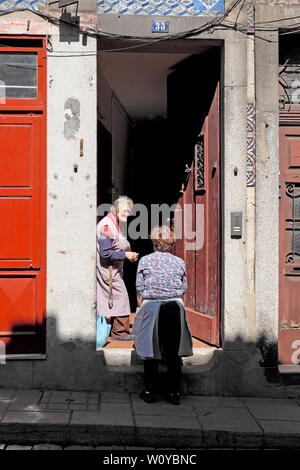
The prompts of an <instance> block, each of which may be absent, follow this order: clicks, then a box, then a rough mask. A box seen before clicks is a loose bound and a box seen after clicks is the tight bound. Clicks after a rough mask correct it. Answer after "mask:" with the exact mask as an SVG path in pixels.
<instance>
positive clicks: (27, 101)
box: [0, 36, 46, 359]
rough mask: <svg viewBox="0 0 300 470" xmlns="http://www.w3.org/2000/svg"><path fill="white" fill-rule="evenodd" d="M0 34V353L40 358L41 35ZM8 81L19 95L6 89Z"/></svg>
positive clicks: (42, 261)
mask: <svg viewBox="0 0 300 470" xmlns="http://www.w3.org/2000/svg"><path fill="white" fill-rule="evenodd" d="M0 39H1V41H0V43H1V45H0V55H1V56H0V61H1V64H2V65H3V67H4V69H3V68H2V69H1V70H2V72H3V70H4V71H5V73H6V75H7V77H8V81H7V82H5V83H7V86H6V88H7V90H6V92H7V94H6V98H5V99H1V100H0V227H1V230H0V341H2V342H4V343H5V345H6V351H5V352H6V354H7V355H8V357H11V358H14V357H16V358H17V359H18V358H19V357H21V356H24V355H25V357H28V355H29V356H32V355H34V357H36V356H38V357H39V358H41V357H44V354H45V342H46V341H45V310H46V115H45V110H46V38H45V37H30V36H26V37H21V36H4V37H2V38H0ZM19 40H20V48H18V46H17V43H18V41H19ZM34 57H36V61H35V60H33V58H34ZM30 58H31V59H32V61H33V63H36V65H34V66H32V67H31V66H30V67H27V69H26V70H25V72H24V75H23V76H22V77H21V78H22V80H20V76H19V75H18V74H16V70H17V68H18V67H22V64H24V63H25V64H27V60H30ZM11 65H13V66H12V67H10V66H11ZM25 68H26V67H25ZM29 69H30V71H28V70H29ZM0 72H1V71H0ZM3 73H4V72H3ZM0 75H1V73H0ZM17 75H18V76H17ZM33 76H35V79H34V80H36V81H35V87H36V88H37V92H36V93H33V94H32V97H31V98H28V93H27V89H29V88H33V87H31V86H29V85H30V83H28V82H27V81H28V80H32V79H33V78H32V77H33ZM0 79H1V77H0ZM15 80H20V83H17V82H16V83H15ZM15 84H16V85H20V86H18V87H17V88H20V89H22V92H21V93H19V92H18V93H19V94H16V93H12V89H13V88H14V87H13V85H15ZM15 88H16V87H15ZM13 96H14V97H13ZM30 96H31V95H30ZM41 355H42V356H41Z"/></svg>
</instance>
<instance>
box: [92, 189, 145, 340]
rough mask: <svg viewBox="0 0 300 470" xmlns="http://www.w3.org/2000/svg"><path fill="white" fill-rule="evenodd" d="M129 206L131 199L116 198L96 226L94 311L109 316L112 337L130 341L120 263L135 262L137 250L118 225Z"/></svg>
mask: <svg viewBox="0 0 300 470" xmlns="http://www.w3.org/2000/svg"><path fill="white" fill-rule="evenodd" d="M132 206H133V202H132V200H131V199H129V198H128V197H126V196H121V197H119V198H118V199H117V200H116V201H115V202H114V204H113V207H112V210H111V212H110V213H109V214H108V215H107V216H106V217H104V218H103V219H102V220H101V221H100V222H99V223H98V225H97V238H98V249H97V312H102V313H103V314H104V315H105V317H107V319H109V318H110V323H111V325H112V326H111V339H112V340H119V341H131V340H133V336H132V335H130V334H129V318H130V313H131V312H130V303H129V297H128V293H127V289H126V286H125V283H124V280H123V264H124V260H125V259H128V260H129V261H131V262H135V261H137V259H138V253H135V252H132V251H131V250H130V244H129V242H128V240H127V239H126V237H125V236H124V235H123V233H122V231H121V229H120V225H119V224H120V222H121V223H125V222H127V219H128V216H129V214H130V211H131V209H132Z"/></svg>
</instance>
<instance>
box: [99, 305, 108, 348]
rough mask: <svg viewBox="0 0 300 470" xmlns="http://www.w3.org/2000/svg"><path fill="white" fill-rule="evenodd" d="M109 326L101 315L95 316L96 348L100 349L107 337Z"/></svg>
mask: <svg viewBox="0 0 300 470" xmlns="http://www.w3.org/2000/svg"><path fill="white" fill-rule="evenodd" d="M110 329H111V325H108V324H107V323H106V320H105V316H104V315H103V313H101V312H100V313H98V314H97V338H96V348H97V349H100V348H102V347H103V346H104V345H105V344H106V342H107V339H108V337H109V334H110Z"/></svg>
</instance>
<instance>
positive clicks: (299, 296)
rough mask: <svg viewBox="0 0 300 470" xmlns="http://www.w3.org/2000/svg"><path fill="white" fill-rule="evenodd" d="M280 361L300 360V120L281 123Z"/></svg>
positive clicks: (283, 362) (288, 362) (282, 362)
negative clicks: (295, 122) (296, 123)
mask: <svg viewBox="0 0 300 470" xmlns="http://www.w3.org/2000/svg"><path fill="white" fill-rule="evenodd" d="M278 327H279V336H278V349H279V363H281V364H296V363H298V362H299V349H300V122H299V124H298V125H289V126H288V125H286V126H281V127H280V203H279V325H278Z"/></svg>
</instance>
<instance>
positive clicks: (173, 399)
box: [168, 392, 180, 405]
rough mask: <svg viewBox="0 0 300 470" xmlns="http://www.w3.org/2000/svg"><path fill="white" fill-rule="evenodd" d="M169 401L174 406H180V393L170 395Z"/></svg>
mask: <svg viewBox="0 0 300 470" xmlns="http://www.w3.org/2000/svg"><path fill="white" fill-rule="evenodd" d="M168 400H169V402H170V403H172V405H180V393H178V392H177V393H169V395H168Z"/></svg>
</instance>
